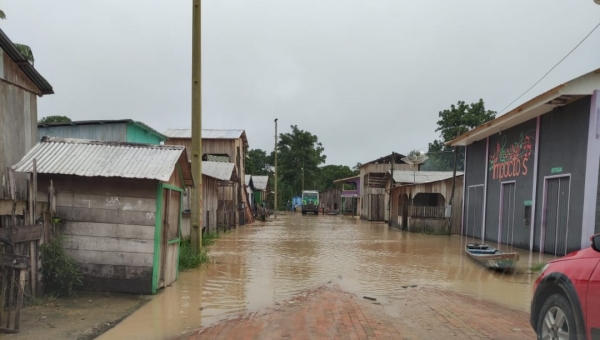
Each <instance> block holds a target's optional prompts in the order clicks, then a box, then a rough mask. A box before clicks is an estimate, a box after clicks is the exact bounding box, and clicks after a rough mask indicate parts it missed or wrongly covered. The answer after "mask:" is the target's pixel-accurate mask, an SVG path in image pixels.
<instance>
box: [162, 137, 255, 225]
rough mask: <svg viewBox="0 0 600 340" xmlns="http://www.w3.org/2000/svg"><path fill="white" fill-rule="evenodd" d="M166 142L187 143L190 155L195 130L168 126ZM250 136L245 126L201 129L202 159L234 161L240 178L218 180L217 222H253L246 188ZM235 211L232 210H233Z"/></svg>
mask: <svg viewBox="0 0 600 340" xmlns="http://www.w3.org/2000/svg"><path fill="white" fill-rule="evenodd" d="M164 134H165V135H166V136H167V137H168V140H167V141H166V142H165V144H167V145H183V146H185V148H186V150H187V152H188V157H190V159H191V152H192V130H191V129H168V130H167V131H165V133H164ZM247 148H248V139H247V138H246V132H245V131H244V130H236V129H232V130H213V129H202V161H211V162H225V163H233V164H234V167H235V172H236V174H237V180H236V181H235V182H233V181H221V182H220V184H219V203H218V211H219V213H218V217H217V225H218V226H237V225H240V224H245V222H246V221H248V222H251V219H252V214H251V211H250V206H249V204H248V202H247V199H248V198H247V197H248V195H247V193H246V192H245V185H244V184H245V182H246V178H245V159H246V150H247ZM230 212H233V213H230Z"/></svg>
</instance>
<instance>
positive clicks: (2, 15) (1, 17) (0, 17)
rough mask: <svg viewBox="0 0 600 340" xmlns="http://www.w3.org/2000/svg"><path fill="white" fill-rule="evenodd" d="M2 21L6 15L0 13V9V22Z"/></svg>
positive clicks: (0, 11)
mask: <svg viewBox="0 0 600 340" xmlns="http://www.w3.org/2000/svg"><path fill="white" fill-rule="evenodd" d="M4 19H6V14H4V12H2V10H1V9H0V20H4Z"/></svg>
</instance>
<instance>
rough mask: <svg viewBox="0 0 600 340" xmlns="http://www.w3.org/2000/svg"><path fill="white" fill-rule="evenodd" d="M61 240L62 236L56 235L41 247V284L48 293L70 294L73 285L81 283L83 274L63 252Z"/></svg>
mask: <svg viewBox="0 0 600 340" xmlns="http://www.w3.org/2000/svg"><path fill="white" fill-rule="evenodd" d="M63 242H64V238H63V236H62V235H56V236H55V237H54V239H52V241H50V242H48V243H44V244H43V245H42V247H41V258H42V284H43V285H44V291H45V293H46V294H48V295H56V296H61V295H68V296H72V295H73V294H74V293H75V287H76V286H82V285H83V275H82V274H81V271H80V270H79V267H77V264H76V263H75V261H74V260H73V259H72V258H70V257H69V256H68V255H67V253H66V252H65V248H64V246H63Z"/></svg>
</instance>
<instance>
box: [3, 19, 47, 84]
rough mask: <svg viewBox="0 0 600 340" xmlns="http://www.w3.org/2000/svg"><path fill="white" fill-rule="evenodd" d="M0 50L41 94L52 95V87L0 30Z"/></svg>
mask: <svg viewBox="0 0 600 340" xmlns="http://www.w3.org/2000/svg"><path fill="white" fill-rule="evenodd" d="M0 48H2V50H4V51H5V52H6V54H7V55H8V56H9V57H10V59H12V61H14V62H15V63H16V64H17V65H18V66H19V68H20V69H21V71H23V73H25V75H26V76H27V77H28V78H29V79H30V80H31V81H32V82H33V83H34V84H35V86H37V87H38V89H40V91H41V93H42V94H53V93H54V90H52V85H50V83H48V81H47V80H46V79H45V78H44V77H42V75H41V74H40V73H39V72H38V71H37V70H36V69H35V68H34V67H33V65H31V64H30V63H29V61H28V60H27V58H25V57H24V56H23V55H22V54H21V52H19V50H18V49H17V47H16V46H15V44H14V43H13V42H12V41H11V40H10V39H9V38H8V36H7V35H6V34H5V33H4V31H2V29H0Z"/></svg>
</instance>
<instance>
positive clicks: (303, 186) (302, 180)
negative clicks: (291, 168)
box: [302, 163, 304, 191]
mask: <svg viewBox="0 0 600 340" xmlns="http://www.w3.org/2000/svg"><path fill="white" fill-rule="evenodd" d="M302 191H304V163H302Z"/></svg>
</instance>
